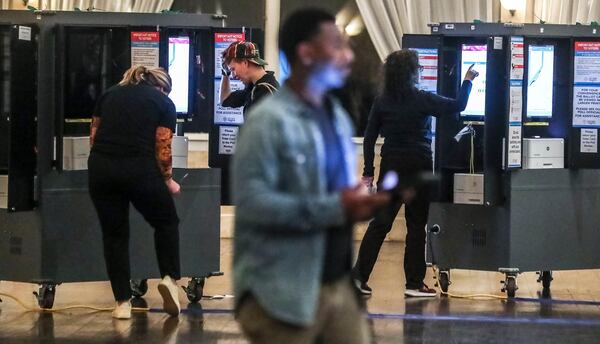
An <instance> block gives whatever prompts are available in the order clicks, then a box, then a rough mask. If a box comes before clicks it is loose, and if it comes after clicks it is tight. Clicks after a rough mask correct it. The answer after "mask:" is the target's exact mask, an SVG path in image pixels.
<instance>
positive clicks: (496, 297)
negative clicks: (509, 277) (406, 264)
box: [431, 265, 508, 300]
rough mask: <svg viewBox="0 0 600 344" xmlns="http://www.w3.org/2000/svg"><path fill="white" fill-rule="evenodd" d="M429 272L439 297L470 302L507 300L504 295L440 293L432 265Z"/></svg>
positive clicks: (435, 272)
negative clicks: (469, 300) (431, 272)
mask: <svg viewBox="0 0 600 344" xmlns="http://www.w3.org/2000/svg"><path fill="white" fill-rule="evenodd" d="M431 270H432V271H433V279H434V280H435V286H436V287H437V288H438V289H439V291H440V295H444V296H448V297H451V298H455V299H471V300H475V299H477V300H485V299H488V300H508V297H507V296H506V295H494V294H466V295H460V294H452V293H448V292H445V291H442V288H441V287H440V285H439V280H438V277H437V276H438V275H437V270H436V268H435V267H434V266H433V265H432V266H431Z"/></svg>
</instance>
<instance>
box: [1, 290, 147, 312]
mask: <svg viewBox="0 0 600 344" xmlns="http://www.w3.org/2000/svg"><path fill="white" fill-rule="evenodd" d="M0 297H6V298H9V299H11V300H13V301H15V302H16V303H17V304H19V305H20V306H21V307H23V308H25V310H26V311H28V312H52V313H57V312H64V311H69V310H73V309H89V310H92V311H96V312H112V311H113V310H114V307H110V308H109V307H106V308H102V307H95V306H88V305H74V306H68V307H61V308H39V307H29V306H27V305H26V304H25V303H24V302H23V301H21V300H19V299H18V298H17V297H15V296H12V295H10V294H5V293H0ZM149 310H150V308H140V307H133V308H131V311H133V312H148V311H149Z"/></svg>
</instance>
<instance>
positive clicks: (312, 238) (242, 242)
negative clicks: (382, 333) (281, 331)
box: [232, 87, 356, 326]
mask: <svg viewBox="0 0 600 344" xmlns="http://www.w3.org/2000/svg"><path fill="white" fill-rule="evenodd" d="M332 103H333V112H334V124H335V129H336V131H337V134H338V135H339V138H340V142H341V143H342V147H343V150H344V155H345V158H346V159H345V160H346V166H345V168H346V169H347V171H346V172H347V174H346V175H347V176H349V178H348V179H349V183H350V185H354V184H355V183H356V176H355V174H356V161H355V159H356V157H355V152H354V146H353V143H352V133H353V127H352V124H351V122H350V120H349V118H348V116H347V114H346V112H345V111H344V110H343V108H342V107H341V106H340V104H339V103H338V102H337V101H335V100H332ZM310 111H311V110H310V108H309V107H308V105H306V104H305V103H304V102H303V101H302V100H300V98H299V97H298V96H297V95H296V94H295V93H294V92H293V91H292V90H290V89H289V88H287V87H284V88H283V89H282V90H281V91H280V92H278V93H276V94H275V95H273V96H270V97H268V98H266V99H265V100H264V101H262V102H260V103H259V104H258V105H256V107H255V108H254V109H252V110H251V111H250V113H249V114H248V121H247V122H246V123H245V124H244V126H243V127H242V129H241V133H240V136H239V138H238V141H237V144H236V153H235V155H234V158H233V169H232V181H233V197H234V203H235V205H236V217H235V239H234V258H233V274H234V275H233V279H234V289H235V294H236V295H237V296H238V300H239V299H240V298H241V297H242V296H243V295H244V294H246V293H248V292H250V293H251V294H252V295H253V296H254V297H255V298H256V300H257V301H258V302H259V304H260V305H261V306H262V307H263V308H264V309H265V311H266V312H267V313H268V314H269V315H271V316H272V317H274V318H276V319H279V320H281V321H285V322H288V323H291V324H294V325H299V326H308V325H311V324H312V323H313V322H314V319H315V315H316V310H317V307H318V304H317V303H318V298H319V293H320V287H321V277H322V276H321V275H322V270H323V264H324V255H325V252H324V251H325V240H326V232H325V231H326V229H327V228H328V227H332V226H337V225H343V224H344V223H345V221H346V218H345V215H344V210H343V209H342V205H341V200H340V193H339V192H336V193H329V192H327V187H326V175H325V150H324V147H323V137H322V134H321V131H320V129H319V127H318V124H317V122H316V120H314V119H313V118H312V115H311V113H310Z"/></svg>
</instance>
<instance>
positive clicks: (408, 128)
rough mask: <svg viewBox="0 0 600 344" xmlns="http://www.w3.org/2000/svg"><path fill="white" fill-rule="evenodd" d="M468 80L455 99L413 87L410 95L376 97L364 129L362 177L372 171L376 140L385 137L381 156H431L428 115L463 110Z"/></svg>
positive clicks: (469, 84) (468, 90)
mask: <svg viewBox="0 0 600 344" xmlns="http://www.w3.org/2000/svg"><path fill="white" fill-rule="evenodd" d="M471 86H472V84H471V82H470V81H464V82H463V84H462V86H461V88H460V91H459V94H458V97H457V98H456V99H451V98H446V97H442V96H439V95H437V94H434V93H431V92H426V91H421V90H416V91H415V93H414V94H413V95H412V96H411V97H406V98H400V97H395V98H392V97H389V96H385V95H384V96H381V97H378V98H377V99H375V102H374V103H373V107H372V108H371V113H370V114H369V122H368V123H367V129H366V130H365V137H364V143H363V153H364V159H365V168H364V171H363V175H364V176H368V177H371V176H373V174H374V166H373V160H374V158H375V153H374V149H375V142H376V141H377V136H378V135H379V134H381V136H383V137H384V138H385V139H384V143H383V147H382V148H381V157H382V158H384V159H385V157H386V156H391V155H393V154H413V155H421V156H429V157H431V116H435V117H440V116H444V115H451V114H454V113H457V112H460V111H463V110H464V109H465V107H466V106H467V102H468V100H469V93H470V92H471Z"/></svg>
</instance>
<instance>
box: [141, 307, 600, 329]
mask: <svg viewBox="0 0 600 344" xmlns="http://www.w3.org/2000/svg"><path fill="white" fill-rule="evenodd" d="M150 312H153V313H163V310H162V309H158V308H152V309H150ZM181 312H182V313H183V314H189V315H197V316H202V315H205V314H211V315H219V314H221V315H231V314H233V313H234V311H233V309H214V308H211V309H201V308H198V309H194V308H186V309H183V310H182V311H181ZM369 318H370V319H379V320H409V321H455V322H476V323H503V324H525V325H564V326H567V325H568V326H600V319H597V320H594V319H573V318H571V319H568V318H532V317H518V318H517V317H508V316H490V315H436V314H400V313H369Z"/></svg>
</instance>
